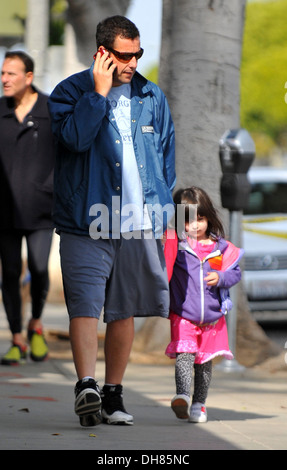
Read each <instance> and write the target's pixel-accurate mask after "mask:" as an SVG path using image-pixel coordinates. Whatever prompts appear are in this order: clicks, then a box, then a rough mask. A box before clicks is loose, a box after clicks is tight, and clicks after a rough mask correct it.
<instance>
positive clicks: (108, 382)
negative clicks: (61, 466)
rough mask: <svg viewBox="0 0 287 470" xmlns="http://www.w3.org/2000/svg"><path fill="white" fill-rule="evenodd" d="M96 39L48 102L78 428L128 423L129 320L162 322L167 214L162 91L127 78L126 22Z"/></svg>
mask: <svg viewBox="0 0 287 470" xmlns="http://www.w3.org/2000/svg"><path fill="white" fill-rule="evenodd" d="M96 40H97V48H98V52H97V53H96V54H95V56H94V61H93V63H92V65H91V67H90V68H89V69H87V70H84V71H82V72H80V73H78V74H75V75H73V76H71V77H69V78H67V79H66V80H64V81H63V82H61V83H60V84H59V85H58V86H57V87H56V88H55V90H54V91H53V93H52V94H51V97H50V100H49V109H50V113H51V117H52V128H53V132H54V134H55V136H56V139H57V149H58V151H57V157H56V169H55V206H54V222H55V224H56V227H57V232H58V233H59V234H60V255H61V265H62V275H63V284H64V291H65V298H66V304H67V309H68V313H69V317H70V339H71V346H72V351H73V357H74V363H75V368H76V372H77V376H78V382H77V383H76V386H75V413H76V414H77V415H78V416H79V417H80V423H81V424H82V425H83V426H91V425H96V424H98V423H100V422H101V421H103V422H104V423H108V424H126V425H131V424H133V416H132V415H131V414H129V413H128V412H127V411H126V409H125V407H124V405H123V398H122V381H123V377H124V372H125V369H126V366H127V362H128V359H129V355H130V351H131V347H132V343H133V337H134V317H139V316H141V317H149V316H160V317H167V316H168V307H169V292H168V281H167V275H166V266H165V261H164V256H163V247H162V243H161V237H162V234H163V232H164V231H165V228H166V225H167V223H168V221H169V220H170V218H171V217H172V215H173V201H172V190H173V188H174V186H175V136H174V126H173V122H172V118H171V114H170V111H169V107H168V104H167V101H166V98H165V96H164V94H163V92H162V91H161V90H160V88H159V87H158V86H157V85H155V84H153V83H152V82H150V81H148V80H146V79H145V78H144V77H143V76H141V75H140V74H139V73H138V72H137V71H136V69H137V64H138V60H139V59H140V58H141V56H142V55H143V49H142V48H141V44H140V33H139V31H138V29H137V27H136V26H135V25H134V23H132V22H131V21H130V20H128V19H127V18H125V17H122V16H113V17H110V18H107V19H105V20H103V21H102V22H100V23H99V24H98V27H97V32H96ZM102 309H104V321H105V322H106V323H107V328H106V336H105V365H106V369H105V383H104V385H103V387H102V390H101V391H100V388H99V385H98V383H97V382H96V380H95V376H96V373H95V372H96V361H97V327H98V319H99V317H100V314H101V311H102Z"/></svg>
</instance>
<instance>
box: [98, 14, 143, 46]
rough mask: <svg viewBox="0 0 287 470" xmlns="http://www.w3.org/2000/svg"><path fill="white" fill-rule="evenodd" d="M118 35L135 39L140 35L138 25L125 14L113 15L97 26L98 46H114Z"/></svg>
mask: <svg viewBox="0 0 287 470" xmlns="http://www.w3.org/2000/svg"><path fill="white" fill-rule="evenodd" d="M117 36H121V37H122V38H125V39H135V38H138V37H139V36H140V33H139V30H138V28H137V27H136V25H135V24H134V23H133V22H132V21H130V20H129V19H128V18H126V17H124V16H119V15H116V16H111V17H109V18H106V19H105V20H103V21H101V22H100V23H99V24H98V26H97V32H96V40H97V47H100V46H101V45H103V46H105V47H106V48H107V49H109V47H111V48H113V45H114V41H115V39H116V37H117Z"/></svg>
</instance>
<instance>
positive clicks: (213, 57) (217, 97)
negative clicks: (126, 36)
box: [135, 0, 278, 366]
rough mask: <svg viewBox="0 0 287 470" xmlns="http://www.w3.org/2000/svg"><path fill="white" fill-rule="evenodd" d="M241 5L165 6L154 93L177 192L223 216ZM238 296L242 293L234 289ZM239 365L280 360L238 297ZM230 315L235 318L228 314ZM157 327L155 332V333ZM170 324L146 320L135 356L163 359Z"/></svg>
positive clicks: (233, 1)
mask: <svg viewBox="0 0 287 470" xmlns="http://www.w3.org/2000/svg"><path fill="white" fill-rule="evenodd" d="M244 12H245V0H194V1H192V2H191V1H190V0H178V1H177V2H174V0H163V23H162V47H161V62H160V73H159V85H160V86H161V88H162V89H163V90H164V92H165V94H166V96H167V98H168V102H169V105H170V108H171V112H172V116H173V119H174V124H175V130H176V164H177V169H176V172H177V187H187V186H190V185H193V184H195V185H198V186H202V187H203V188H205V189H206V190H207V192H208V193H209V195H210V196H211V197H212V199H213V201H214V203H215V205H216V207H217V208H218V210H220V212H221V214H222V219H223V221H224V223H225V228H226V233H228V224H227V222H228V214H227V212H226V211H223V209H222V208H221V198H220V178H221V169H220V161H219V153H218V152H219V139H220V137H221V136H222V134H223V133H224V132H225V131H226V130H227V129H230V128H239V127H240V121H239V107H240V94H239V82H240V64H241V45H242V34H243V26H244ZM239 288H240V286H239ZM238 298H239V299H240V302H239V305H238V319H237V320H238V321H237V347H236V351H233V352H234V353H235V355H236V359H237V360H238V361H239V362H241V363H242V364H243V365H245V366H251V365H254V364H257V363H259V362H261V361H262V360H264V359H266V358H267V357H268V356H270V355H274V354H278V348H277V347H275V345H273V343H272V342H271V341H270V340H269V339H268V338H267V337H266V335H265V333H264V332H263V330H262V329H261V328H260V326H259V325H258V324H257V323H256V322H255V321H253V319H252V318H251V315H250V312H249V308H248V303H247V299H246V295H245V293H244V292H243V291H241V294H240V295H239V296H238ZM231 315H232V312H231ZM159 325H160V327H159ZM168 341H169V322H165V321H164V320H162V319H148V320H147V321H146V322H145V324H144V325H143V327H142V329H141V330H140V331H139V332H138V334H137V335H136V341H135V350H136V351H139V350H142V351H145V352H149V351H157V350H159V349H160V347H161V349H162V350H163V351H164V349H165V346H166V345H167V343H168Z"/></svg>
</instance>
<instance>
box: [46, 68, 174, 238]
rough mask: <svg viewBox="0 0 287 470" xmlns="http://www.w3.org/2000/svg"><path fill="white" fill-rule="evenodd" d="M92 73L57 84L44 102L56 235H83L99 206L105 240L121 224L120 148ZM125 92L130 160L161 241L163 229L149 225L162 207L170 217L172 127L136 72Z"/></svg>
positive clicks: (153, 89)
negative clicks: (104, 214)
mask: <svg viewBox="0 0 287 470" xmlns="http://www.w3.org/2000/svg"><path fill="white" fill-rule="evenodd" d="M92 67H93V65H92V66H91V68H90V69H87V70H84V71H83V72H80V73H77V74H75V75H72V76H71V77H69V78H67V79H65V80H64V81H62V82H61V83H60V84H59V85H57V87H56V88H55V90H54V91H53V92H52V94H51V96H50V99H49V110H50V114H51V117H52V130H53V133H54V134H55V136H56V139H57V144H58V145H57V147H58V148H57V158H56V167H55V182H54V192H55V204H54V212H53V218H54V222H55V224H56V227H57V229H58V231H59V230H63V231H68V232H73V233H79V234H89V229H90V226H91V223H92V222H93V220H95V215H96V214H97V210H95V209H93V207H94V208H95V207H97V209H98V208H99V207H100V206H99V205H103V207H105V208H107V210H108V236H112V235H113V231H114V232H115V230H116V229H117V227H119V219H120V210H119V206H118V201H119V200H120V198H119V196H121V185H122V170H121V166H122V154H123V146H122V142H121V138H120V133H119V130H118V128H117V125H116V123H115V119H114V115H113V112H112V109H111V108H110V105H109V102H108V100H107V99H106V98H105V97H103V96H102V95H100V94H98V93H96V92H95V91H94V81H93V75H92ZM131 85H132V87H131V126H132V136H133V142H134V151H135V157H136V161H137V165H138V170H139V174H140V177H141V181H142V186H143V192H144V199H145V203H146V204H147V205H148V208H149V211H150V214H151V216H152V219H153V229H154V232H155V233H158V234H159V236H160V235H161V233H162V231H163V230H164V229H165V225H166V224H164V226H163V227H162V224H161V223H160V222H161V221H160V220H156V219H157V217H159V218H161V219H162V217H161V215H162V214H160V213H159V212H160V210H159V211H156V210H154V209H155V208H156V207H158V208H160V207H161V208H162V207H163V206H165V205H168V211H167V212H168V216H167V217H166V218H167V219H170V218H171V216H172V215H173V207H174V205H173V201H172V194H171V193H172V190H173V188H174V186H175V138H174V126H173V122H172V118H171V115H170V111H169V107H168V104H167V100H166V98H165V96H164V94H163V92H162V91H161V90H160V88H159V87H158V86H157V85H155V84H154V83H152V82H150V81H148V80H146V79H145V78H144V77H142V76H141V75H140V74H138V73H136V74H135V75H134V77H133V79H132V83H131ZM94 205H96V206H94ZM171 207H172V211H170V210H169V209H170V208H171ZM170 212H172V213H170ZM165 213H166V212H165Z"/></svg>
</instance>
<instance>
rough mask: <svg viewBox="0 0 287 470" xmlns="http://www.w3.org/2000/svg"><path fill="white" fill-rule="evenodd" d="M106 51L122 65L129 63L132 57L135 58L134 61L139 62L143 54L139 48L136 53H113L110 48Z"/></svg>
mask: <svg viewBox="0 0 287 470" xmlns="http://www.w3.org/2000/svg"><path fill="white" fill-rule="evenodd" d="M108 50H109V51H110V52H112V53H113V54H114V56H115V57H116V58H117V59H118V60H119V61H120V62H123V63H124V64H127V63H128V62H130V61H131V60H132V58H133V57H135V58H136V60H139V59H140V58H141V57H142V55H143V53H144V50H143V49H142V48H140V50H139V51H138V52H119V51H115V50H114V49H112V48H111V47H109V49H108Z"/></svg>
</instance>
